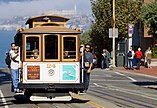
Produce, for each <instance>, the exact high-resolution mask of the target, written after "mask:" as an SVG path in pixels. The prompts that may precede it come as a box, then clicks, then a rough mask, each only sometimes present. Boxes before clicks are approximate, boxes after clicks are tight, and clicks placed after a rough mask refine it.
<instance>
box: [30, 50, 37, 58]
mask: <svg viewBox="0 0 157 108" xmlns="http://www.w3.org/2000/svg"><path fill="white" fill-rule="evenodd" d="M38 53H39V51H38V49H34V50H33V54H31V58H30V59H39V54H38Z"/></svg>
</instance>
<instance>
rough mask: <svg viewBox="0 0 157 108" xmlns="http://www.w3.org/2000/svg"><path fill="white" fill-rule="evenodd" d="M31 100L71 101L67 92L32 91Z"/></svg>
mask: <svg viewBox="0 0 157 108" xmlns="http://www.w3.org/2000/svg"><path fill="white" fill-rule="evenodd" d="M30 100H31V101H71V100H72V97H71V95H70V94H69V93H33V94H32V96H31V97H30Z"/></svg>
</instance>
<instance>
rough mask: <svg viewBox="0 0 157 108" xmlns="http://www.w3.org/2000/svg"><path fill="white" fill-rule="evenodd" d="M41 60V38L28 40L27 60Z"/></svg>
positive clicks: (29, 38) (28, 38)
mask: <svg viewBox="0 0 157 108" xmlns="http://www.w3.org/2000/svg"><path fill="white" fill-rule="evenodd" d="M38 58H39V37H32V36H31V37H27V38H26V59H38Z"/></svg>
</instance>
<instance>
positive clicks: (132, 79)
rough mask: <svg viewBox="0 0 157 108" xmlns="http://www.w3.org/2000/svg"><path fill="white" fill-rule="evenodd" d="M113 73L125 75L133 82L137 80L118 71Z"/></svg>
mask: <svg viewBox="0 0 157 108" xmlns="http://www.w3.org/2000/svg"><path fill="white" fill-rule="evenodd" d="M115 73H116V74H118V75H121V76H125V77H127V78H128V79H130V80H131V81H134V82H136V81H137V80H135V79H134V78H132V77H129V76H127V75H125V74H122V73H119V72H115Z"/></svg>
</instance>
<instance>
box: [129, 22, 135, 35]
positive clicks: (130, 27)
mask: <svg viewBox="0 0 157 108" xmlns="http://www.w3.org/2000/svg"><path fill="white" fill-rule="evenodd" d="M133 32H134V25H133V24H129V25H128V35H129V37H132V34H133Z"/></svg>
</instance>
